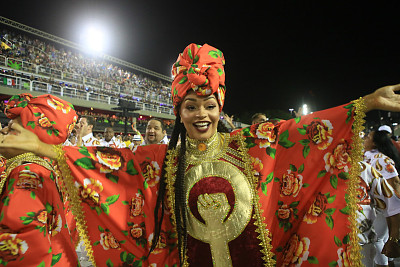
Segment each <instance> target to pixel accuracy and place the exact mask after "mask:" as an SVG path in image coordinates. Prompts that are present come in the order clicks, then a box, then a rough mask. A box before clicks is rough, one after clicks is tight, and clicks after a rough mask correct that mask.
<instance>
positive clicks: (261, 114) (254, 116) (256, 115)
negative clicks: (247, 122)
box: [251, 112, 267, 123]
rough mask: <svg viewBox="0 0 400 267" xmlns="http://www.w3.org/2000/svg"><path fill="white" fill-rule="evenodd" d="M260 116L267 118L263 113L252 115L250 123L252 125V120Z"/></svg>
mask: <svg viewBox="0 0 400 267" xmlns="http://www.w3.org/2000/svg"><path fill="white" fill-rule="evenodd" d="M260 116H265V117H267V116H266V115H265V114H264V113H261V112H258V113H256V114H254V115H253V116H251V123H253V121H254V120H256V119H257V118H258V117H260Z"/></svg>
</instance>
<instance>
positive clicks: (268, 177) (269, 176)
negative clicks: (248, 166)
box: [265, 172, 274, 184]
mask: <svg viewBox="0 0 400 267" xmlns="http://www.w3.org/2000/svg"><path fill="white" fill-rule="evenodd" d="M272 179H274V172H271V173H270V174H268V176H267V178H265V182H266V183H267V184H269V183H270V182H272Z"/></svg>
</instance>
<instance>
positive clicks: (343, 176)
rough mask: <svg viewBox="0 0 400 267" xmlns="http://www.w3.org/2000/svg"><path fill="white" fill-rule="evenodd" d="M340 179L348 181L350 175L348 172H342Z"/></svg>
mask: <svg viewBox="0 0 400 267" xmlns="http://www.w3.org/2000/svg"><path fill="white" fill-rule="evenodd" d="M338 177H339V178H340V179H343V180H348V179H349V173H348V172H341V173H339V174H338Z"/></svg>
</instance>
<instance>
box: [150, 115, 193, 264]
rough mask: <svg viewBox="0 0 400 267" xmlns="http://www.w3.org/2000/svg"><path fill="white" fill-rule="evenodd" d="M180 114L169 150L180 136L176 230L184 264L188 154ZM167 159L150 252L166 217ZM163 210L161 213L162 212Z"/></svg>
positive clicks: (162, 173) (176, 193)
mask: <svg viewBox="0 0 400 267" xmlns="http://www.w3.org/2000/svg"><path fill="white" fill-rule="evenodd" d="M180 120H181V118H180V115H179V114H177V116H176V119H175V127H174V129H173V131H172V134H171V139H170V141H169V144H168V150H172V149H174V148H176V146H177V144H178V140H179V137H180V138H181V147H180V150H179V157H178V169H177V172H176V178H175V184H174V187H175V203H174V205H175V210H174V212H175V219H176V231H177V233H178V249H179V260H180V263H181V265H182V263H183V258H184V255H183V253H182V252H183V251H185V250H186V245H187V230H186V213H185V212H186V201H185V193H184V181H185V162H186V158H185V154H186V128H185V126H184V125H183V123H181V122H180ZM165 168H166V161H165V160H164V164H163V167H162V172H161V179H160V185H159V189H158V195H157V202H156V207H155V209H154V223H155V229H154V236H153V241H152V244H151V248H150V252H149V254H150V253H151V252H152V251H153V250H154V249H155V248H156V245H157V242H158V240H159V238H160V233H161V225H162V220H163V218H164V209H165V193H166V185H167V184H166V171H165ZM160 211H161V214H160ZM159 215H160V216H159Z"/></svg>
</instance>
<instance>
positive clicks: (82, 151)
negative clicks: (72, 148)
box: [78, 146, 90, 157]
mask: <svg viewBox="0 0 400 267" xmlns="http://www.w3.org/2000/svg"><path fill="white" fill-rule="evenodd" d="M78 151H79V153H81V154H82V155H84V156H87V157H90V154H89V152H88V150H87V147H85V146H82V147H80V148H79V150H78Z"/></svg>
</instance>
